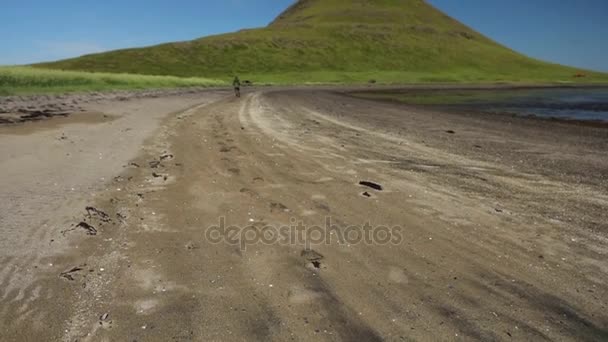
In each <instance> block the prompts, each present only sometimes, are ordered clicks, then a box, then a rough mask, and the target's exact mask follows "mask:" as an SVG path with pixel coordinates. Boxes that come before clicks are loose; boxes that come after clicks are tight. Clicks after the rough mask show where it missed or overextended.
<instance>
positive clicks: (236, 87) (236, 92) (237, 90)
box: [232, 76, 241, 97]
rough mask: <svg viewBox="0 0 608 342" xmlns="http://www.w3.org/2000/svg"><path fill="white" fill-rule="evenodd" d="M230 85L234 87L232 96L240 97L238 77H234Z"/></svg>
mask: <svg viewBox="0 0 608 342" xmlns="http://www.w3.org/2000/svg"><path fill="white" fill-rule="evenodd" d="M232 85H233V86H234V94H235V95H236V97H241V80H239V77H238V76H234V81H232Z"/></svg>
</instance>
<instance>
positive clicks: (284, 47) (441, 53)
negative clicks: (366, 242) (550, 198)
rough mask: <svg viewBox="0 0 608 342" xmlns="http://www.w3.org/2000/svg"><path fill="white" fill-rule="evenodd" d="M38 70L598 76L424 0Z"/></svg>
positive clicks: (443, 78)
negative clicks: (522, 49) (528, 52)
mask: <svg viewBox="0 0 608 342" xmlns="http://www.w3.org/2000/svg"><path fill="white" fill-rule="evenodd" d="M35 66H36V67H44V68H52V69H64V70H80V71H95V72H114V73H115V72H121V73H134V74H151V75H174V76H183V77H193V76H203V77H214V78H218V77H222V78H225V77H230V75H233V74H239V75H242V76H243V78H249V79H252V80H254V81H256V82H279V83H282V82H285V83H289V82H295V83H303V82H367V81H369V80H372V79H373V80H377V81H378V82H401V83H405V82H484V81H513V82H543V81H549V82H556V81H563V82H573V81H579V82H580V81H581V80H584V81H587V82H589V81H591V82H594V81H597V82H599V81H607V80H608V76H607V75H605V74H600V73H594V72H588V71H584V72H583V73H584V74H585V76H586V77H584V78H578V79H574V77H573V76H574V75H575V74H576V73H578V72H580V71H579V70H578V69H574V68H569V67H564V66H560V65H555V64H549V63H545V62H542V61H538V60H535V59H531V58H528V57H526V56H523V55H521V54H519V53H517V52H515V51H513V50H510V49H508V48H506V47H504V46H502V45H500V44H497V43H496V42H494V41H492V40H491V39H489V38H487V37H485V36H483V35H482V34H480V33H478V32H476V31H474V30H472V29H471V28H469V27H467V26H465V25H464V24H462V23H460V22H458V21H456V20H454V19H452V18H450V17H449V16H447V15H445V14H444V13H442V12H441V11H439V10H437V9H436V8H434V7H433V6H431V5H429V4H428V3H426V2H425V1H424V0H300V1H298V2H297V3H295V4H294V5H292V6H291V7H289V8H288V9H287V10H286V11H285V12H283V13H282V14H281V15H280V16H279V17H278V18H277V19H275V20H274V21H273V22H272V23H270V25H268V26H267V27H265V28H259V29H251V30H242V31H239V32H235V33H228V34H222V35H217V36H210V37H205V38H201V39H196V40H192V41H187V42H177V43H167V44H162V45H157V46H152V47H145V48H135V49H126V50H117V51H111V52H106V53H100V54H92V55H86V56H82V57H79V58H74V59H68V60H63V61H57V62H51V63H42V64H38V65H35Z"/></svg>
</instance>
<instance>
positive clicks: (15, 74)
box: [0, 67, 223, 96]
mask: <svg viewBox="0 0 608 342" xmlns="http://www.w3.org/2000/svg"><path fill="white" fill-rule="evenodd" d="M222 84H223V83H222V82H221V81H218V80H213V79H204V78H180V77H175V76H145V75H127V74H108V73H88V72H78V71H58V70H44V69H34V68H29V67H0V96H3V95H14V94H24V93H48V92H70V91H91V90H95V91H100V90H109V89H145V88H177V87H193V86H198V87H205V86H217V85H222Z"/></svg>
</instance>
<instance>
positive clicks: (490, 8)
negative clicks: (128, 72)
mask: <svg viewBox="0 0 608 342" xmlns="http://www.w3.org/2000/svg"><path fill="white" fill-rule="evenodd" d="M428 1H429V2H430V3H432V4H433V5H434V6H436V7H438V8H439V9H441V10H443V11H444V12H446V13H447V14H449V15H451V16H452V17H455V18H456V19H459V20H460V21H462V22H464V23H465V24H467V25H469V26H471V27H473V28H474V29H476V30H478V31H480V32H482V33H483V34H485V35H487V36H489V37H491V38H493V39H494V40H496V41H498V42H500V43H503V44H505V45H507V46H509V47H511V48H513V49H515V50H517V51H520V52H523V53H525V54H527V55H529V56H532V57H536V58H540V59H544V60H548V61H553V62H557V63H562V64H568V65H573V66H578V67H583V68H590V69H595V70H602V71H608V58H607V56H608V0H428ZM292 2H293V0H216V1H211V0H173V1H168V0H121V1H119V0H104V1H93V0H53V1H48V0H19V1H15V0H1V3H0V32H2V35H1V37H0V46H2V51H1V52H0V64H25V63H33V62H38V61H48V60H55V59H61V58H66V57H74V56H78V55H82V54H85V53H91V52H99V51H105V50H112V49H118V48H126V47H134V46H145V45H151V44H157V43H162V42H168V41H176V40H188V39H193V38H198V37H201V36H206V35H210V34H215V33H222V32H230V31H234V30H238V29H241V28H246V27H259V26H264V25H266V24H267V23H269V22H270V21H271V20H272V19H273V18H274V17H275V16H276V15H278V14H279V13H280V12H281V11H282V10H283V9H284V8H286V7H287V6H288V5H290V4H291V3H292Z"/></svg>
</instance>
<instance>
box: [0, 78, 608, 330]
mask: <svg viewBox="0 0 608 342" xmlns="http://www.w3.org/2000/svg"><path fill="white" fill-rule="evenodd" d="M69 100H70V101H69V102H68V101H67V99H66V98H61V99H57V98H56V97H49V98H44V99H40V98H36V100H33V99H31V98H21V99H15V98H12V99H11V102H10V103H6V102H2V99H0V107H1V108H4V111H5V112H9V111H10V112H11V113H12V114H11V116H10V117H11V119H10V122H11V124H4V125H1V126H0V165H1V169H2V170H3V176H2V177H1V178H0V197H1V198H2V201H1V202H0V234H1V236H2V240H1V242H0V247H2V248H1V250H0V284H2V286H0V331H2V336H3V338H4V339H6V340H41V339H42V340H47V341H76V340H77V341H117V340H124V341H135V340H136V341H216V340H264V341H268V340H276V341H285V340H292V339H295V340H323V341H339V340H342V341H375V340H377V341H380V340H387V341H400V340H456V341H458V340H462V341H465V340H492V341H512V340H559V341H581V340H583V341H598V340H603V339H607V338H608V328H607V327H608V314H606V312H608V301H607V298H608V285H607V284H608V264H607V263H606V259H607V256H608V255H607V254H608V248H607V247H606V246H607V236H608V235H607V232H608V224H607V222H608V178H607V176H608V173H607V171H606V170H608V157H607V156H606V151H608V139H607V138H608V129H606V128H605V127H592V126H585V125H576V124H571V123H566V122H560V121H548V120H536V119H527V118H519V117H513V116H500V115H484V114H483V113H461V114H455V113H447V112H441V111H434V110H429V109H424V108H421V107H411V106H407V105H404V104H399V103H393V102H382V101H375V100H365V99H357V98H353V97H352V96H348V95H346V94H344V90H343V89H337V88H335V89H327V88H313V87H309V88H299V89H295V88H294V89H287V88H285V89H281V88H246V89H245V90H244V93H243V96H242V97H241V98H235V97H234V96H233V95H232V93H231V92H229V91H226V90H198V91H196V92H183V93H171V94H167V93H162V92H157V93H153V94H148V95H145V96H143V95H133V96H131V95H125V94H117V95H115V96H105V95H103V96H102V95H97V97H94V98H88V97H87V96H85V95H82V96H81V97H80V98H77V99H72V98H70V99H69ZM28 101H31V102H32V104H31V105H29V104H28ZM61 101H63V102H65V103H69V104H70V106H69V107H66V106H63V105H62V104H61V103H62V102H61ZM74 101H75V102H76V103H73V102H74ZM58 102H59V104H57V105H56V107H55V108H53V107H50V106H49V103H58ZM28 106H31V107H32V108H29V109H28V108H27V107H28ZM19 108H25V109H27V110H30V113H31V112H33V111H39V112H44V110H47V113H50V112H53V113H64V112H65V113H67V115H56V116H58V117H52V118H47V117H46V116H44V118H45V119H44V120H40V121H37V122H26V123H16V124H15V122H19V118H20V115H17V114H15V113H21V114H23V115H25V114H28V113H25V112H18V109H19ZM4 117H9V115H4ZM6 122H8V119H7V120H6ZM328 219H329V222H331V225H330V227H328V226H327V223H328ZM222 220H223V222H224V223H225V226H222ZM216 226H222V227H220V228H221V229H215V230H213V229H214V228H217V227H216ZM228 226H231V227H236V228H238V229H235V230H232V231H230V232H229V231H228V230H227V229H226V227H228ZM293 226H298V227H303V228H302V231H303V232H304V235H306V234H312V236H309V239H308V240H306V239H304V240H297V239H296V240H297V241H291V240H290V239H287V241H286V240H283V239H281V238H279V235H277V232H278V229H275V228H277V227H287V229H288V231H287V234H286V235H282V236H283V237H286V236H291V234H293V233H294V231H297V229H295V230H294V229H292V227H293ZM316 227H320V229H317V228H316ZM353 227H354V228H353ZM366 227H368V228H366ZM384 227H386V228H388V229H384ZM210 229H212V230H210ZM273 229H275V230H273ZM366 229H367V230H366ZM366 231H370V232H371V235H370V236H371V238H370V239H367V238H365V236H366V235H365V232H366ZM282 232H283V233H284V231H282ZM248 234H249V235H248ZM264 234H267V235H264ZM273 234H274V235H273ZM314 234H317V235H314ZM318 234H321V238H319V236H318ZM307 236H308V235H307ZM311 239H312V240H311ZM313 240H314V241H313ZM328 241H329V242H328Z"/></svg>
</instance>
